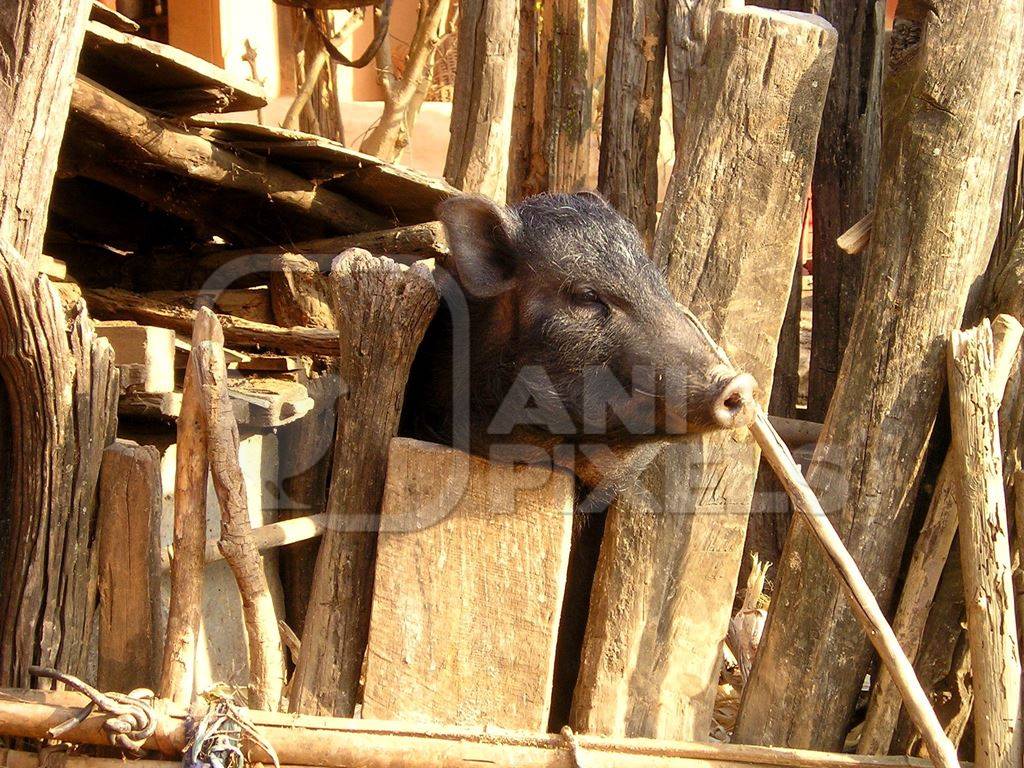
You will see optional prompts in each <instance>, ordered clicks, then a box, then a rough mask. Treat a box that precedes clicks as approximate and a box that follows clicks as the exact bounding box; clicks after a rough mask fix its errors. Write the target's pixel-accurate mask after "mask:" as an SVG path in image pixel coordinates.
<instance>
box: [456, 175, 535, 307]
mask: <svg viewBox="0 0 1024 768" xmlns="http://www.w3.org/2000/svg"><path fill="white" fill-rule="evenodd" d="M438 217H439V218H440V219H441V223H442V224H444V228H445V233H446V234H447V235H448V247H449V250H450V251H451V264H452V266H453V267H454V268H455V271H456V272H457V273H458V277H459V282H460V283H461V284H462V287H463V288H465V289H466V290H467V291H468V292H469V293H470V294H471V295H472V296H475V297H476V298H488V297H492V296H497V295H498V294H499V293H502V292H503V291H505V290H508V289H509V288H511V287H512V283H513V282H514V280H515V250H514V243H515V240H516V237H517V236H518V234H519V228H520V226H521V223H520V221H519V217H518V216H516V215H515V213H513V212H512V211H510V210H508V209H507V208H504V207H503V206H500V205H498V204H497V203H495V202H493V201H491V200H488V199H487V198H486V197H482V196H480V195H458V196H456V197H452V198H449V199H448V200H445V201H444V202H443V203H441V205H440V206H439V207H438Z"/></svg>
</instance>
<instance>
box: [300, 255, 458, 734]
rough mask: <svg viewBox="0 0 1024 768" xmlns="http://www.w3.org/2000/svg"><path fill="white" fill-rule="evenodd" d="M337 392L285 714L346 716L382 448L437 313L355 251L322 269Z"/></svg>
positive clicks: (362, 638)
mask: <svg viewBox="0 0 1024 768" xmlns="http://www.w3.org/2000/svg"><path fill="white" fill-rule="evenodd" d="M331 282H332V284H333V286H334V291H335V305H336V306H337V308H338V312H339V317H338V329H339V331H340V334H341V338H340V345H341V356H340V359H339V365H340V369H341V370H342V371H345V387H344V391H343V392H342V395H341V398H340V400H339V401H338V428H337V434H336V438H335V445H334V469H333V471H332V477H331V489H330V495H329V497H328V502H327V513H328V515H329V519H328V527H327V530H326V531H325V532H324V537H323V540H322V541H321V543H320V554H319V555H318V557H317V562H316V571H315V573H314V576H313V587H312V592H311V594H310V599H309V607H308V609H307V612H306V625H305V627H304V628H303V632H302V651H301V653H300V654H299V661H298V664H297V667H296V670H295V676H294V678H293V680H292V689H291V696H290V699H289V707H290V708H291V711H293V712H302V713H307V714H334V715H343V716H350V715H351V714H352V712H353V709H354V707H355V703H356V695H357V692H358V688H359V673H360V670H361V669H362V665H363V654H364V652H365V650H366V635H367V630H368V628H369V622H370V598H371V595H372V587H373V570H372V569H373V560H374V553H375V548H376V539H377V525H378V515H379V506H380V500H381V496H382V494H383V492H384V470H385V462H386V457H387V449H388V443H389V442H390V440H391V438H392V437H394V435H395V432H396V431H397V429H398V418H399V415H400V414H401V411H402V400H403V398H404V396H405V385H406V381H407V379H408V377H409V369H410V367H411V366H412V361H413V357H414V356H415V354H416V349H417V348H418V346H419V343H420V340H421V339H422V338H423V334H424V332H425V331H426V329H427V325H428V324H429V323H430V320H431V318H432V317H433V316H434V312H435V311H436V309H437V304H438V295H437V289H436V287H435V286H434V281H433V277H432V276H431V275H430V274H429V272H428V271H427V269H426V268H425V267H424V266H423V265H422V264H420V265H417V266H414V267H405V266H402V265H399V264H395V263H394V262H393V261H391V260H390V259H386V258H376V257H374V256H371V255H370V254H369V253H367V252H366V251H363V250H361V249H357V248H356V249H351V250H349V251H346V252H345V253H343V254H341V256H339V257H338V258H337V259H336V260H335V262H334V265H333V266H332V268H331Z"/></svg>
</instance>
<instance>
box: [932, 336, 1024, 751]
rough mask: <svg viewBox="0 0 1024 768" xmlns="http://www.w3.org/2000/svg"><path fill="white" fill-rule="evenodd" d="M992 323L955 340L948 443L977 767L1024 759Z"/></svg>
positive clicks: (950, 362)
mask: <svg viewBox="0 0 1024 768" xmlns="http://www.w3.org/2000/svg"><path fill="white" fill-rule="evenodd" d="M994 366H995V360H994V353H993V342H992V330H991V327H990V325H989V323H988V321H985V322H983V323H982V324H981V326H979V327H978V328H975V329H972V330H970V331H963V332H961V331H954V332H953V334H952V337H951V338H950V342H949V357H948V359H947V369H948V374H949V410H950V415H951V417H952V422H953V444H952V447H951V448H950V451H951V454H952V456H953V461H954V463H955V470H954V471H955V473H956V477H957V481H958V482H957V486H958V488H957V492H956V496H957V508H958V510H959V518H960V558H961V561H962V562H963V577H964V594H965V595H966V605H967V635H968V638H969V640H970V646H971V674H972V677H973V683H974V691H975V701H974V749H975V752H974V762H975V765H977V766H978V768H1017V767H1018V766H1020V764H1021V752H1022V739H1024V727H1022V723H1021V661H1020V649H1019V648H1018V647H1017V621H1016V617H1015V615H1014V607H1013V579H1012V576H1011V573H1012V570H1013V567H1012V565H1011V562H1010V540H1009V527H1008V522H1007V518H1006V500H1005V497H1004V496H1003V468H1002V449H1001V447H1000V442H999V423H998V410H999V398H998V396H997V393H996V392H995V391H994V390H993V388H992V386H991V378H992V375H993V374H992V369H993V368H994Z"/></svg>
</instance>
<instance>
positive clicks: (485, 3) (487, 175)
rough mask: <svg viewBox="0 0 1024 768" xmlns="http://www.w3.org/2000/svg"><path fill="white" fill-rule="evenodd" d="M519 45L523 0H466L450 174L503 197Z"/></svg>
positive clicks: (464, 185) (458, 182)
mask: <svg viewBox="0 0 1024 768" xmlns="http://www.w3.org/2000/svg"><path fill="white" fill-rule="evenodd" d="M518 47H519V0H461V2H460V3H459V60H458V66H457V69H456V72H455V95H454V97H453V99H452V119H451V138H450V139H449V141H448V157H447V159H446V161H445V167H444V177H445V179H447V181H448V183H449V184H451V185H452V186H454V187H458V188H459V189H461V190H463V191H464V192H477V193H480V194H483V195H486V196H487V197H490V198H491V199H493V200H497V201H498V202H504V200H505V185H506V183H507V181H508V147H509V140H510V139H511V136H512V101H513V98H514V96H515V87H516V86H515V82H516V80H515V78H516V51H517V49H518Z"/></svg>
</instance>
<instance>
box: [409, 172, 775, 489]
mask: <svg viewBox="0 0 1024 768" xmlns="http://www.w3.org/2000/svg"><path fill="white" fill-rule="evenodd" d="M439 214H440V218H441V221H442V222H443V224H444V227H445V230H446V233H447V235H448V242H449V248H450V257H449V258H448V259H447V261H446V263H444V264H443V265H441V266H442V267H443V270H442V276H441V277H440V285H441V291H442V296H443V303H444V305H445V306H444V307H442V309H441V310H440V311H439V313H438V318H437V320H435V324H434V327H432V328H431V331H430V332H429V333H428V335H427V340H426V342H425V343H424V347H423V348H422V349H421V352H420V355H419V359H418V360H417V366H416V371H418V373H414V380H416V381H418V382H419V384H418V386H419V387H420V393H421V395H422V396H423V397H424V398H425V400H426V402H424V401H423V399H421V400H420V405H419V407H418V408H417V411H418V413H417V414H416V422H417V424H418V429H417V430H416V431H419V432H421V433H426V435H425V436H428V437H431V438H433V439H435V440H443V441H452V442H453V443H454V444H456V445H457V446H458V447H464V448H467V449H468V450H470V451H472V452H473V453H476V454H479V455H483V456H487V457H489V458H492V459H498V460H501V459H502V458H507V459H514V460H529V459H530V452H531V451H533V452H542V453H543V454H545V455H546V456H548V457H549V458H551V459H553V460H554V461H555V462H556V463H560V464H571V466H570V468H571V469H572V470H573V471H574V472H575V473H576V474H577V476H578V477H579V478H580V479H581V481H582V482H583V484H584V485H585V486H589V487H596V486H597V485H598V484H604V485H606V486H615V485H621V483H622V482H623V481H628V480H629V479H630V478H632V477H635V476H636V473H637V472H638V471H639V469H641V468H642V466H637V465H638V464H642V463H643V462H644V461H646V460H649V459H650V457H652V456H653V455H654V453H655V452H656V451H655V450H651V448H652V447H653V448H655V449H656V448H657V447H660V445H661V444H663V443H665V442H667V441H669V440H674V439H681V437H682V436H685V435H692V434H697V433H702V432H707V431H710V430H719V429H731V428H734V427H740V426H745V425H746V424H748V423H750V421H751V420H752V418H753V415H754V405H753V404H754V389H755V382H754V380H753V379H752V378H751V377H750V376H749V375H747V374H743V373H737V372H736V371H734V370H732V369H730V368H729V367H728V366H725V365H723V364H722V363H721V362H720V361H719V360H718V358H717V357H716V356H715V355H714V353H713V351H712V350H711V349H709V348H708V345H707V344H706V342H705V341H704V340H703V338H702V336H701V334H700V332H699V331H698V329H697V328H696V327H695V326H694V324H693V322H692V320H691V319H690V317H689V315H688V314H687V313H686V312H685V311H684V310H683V309H682V308H681V307H680V306H679V305H678V304H677V303H676V302H675V300H674V299H673V297H672V295H671V294H670V292H669V290H668V286H667V284H666V282H665V279H664V277H663V276H662V274H661V273H660V272H659V270H658V269H657V268H656V267H655V266H654V264H653V263H652V262H651V260H650V258H649V257H648V256H647V254H646V253H645V252H644V247H643V243H642V241H641V239H640V236H639V234H638V233H637V231H636V229H635V227H634V226H633V225H632V224H631V223H630V222H628V221H627V220H626V219H625V218H623V217H622V216H621V215H619V214H618V213H617V212H616V211H615V210H614V209H613V208H612V207H611V206H610V205H609V204H608V203H607V202H606V201H605V200H604V199H602V198H601V197H600V196H598V195H597V194H594V193H589V192H582V193H577V194H572V195H567V194H549V195H539V196H537V197H532V198H529V199H527V200H525V201H523V202H522V203H520V204H519V205H516V206H514V207H510V208H505V207H502V206H499V205H497V204H495V203H494V202H492V201H490V200H488V199H486V198H483V197H479V196H473V195H462V196H457V197H454V198H451V199H450V200H448V201H446V202H445V203H444V204H442V206H441V208H440V211H439ZM460 404H461V407H460ZM460 436H461V438H462V442H463V443H464V445H458V444H459V442H460V440H459V437H460Z"/></svg>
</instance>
